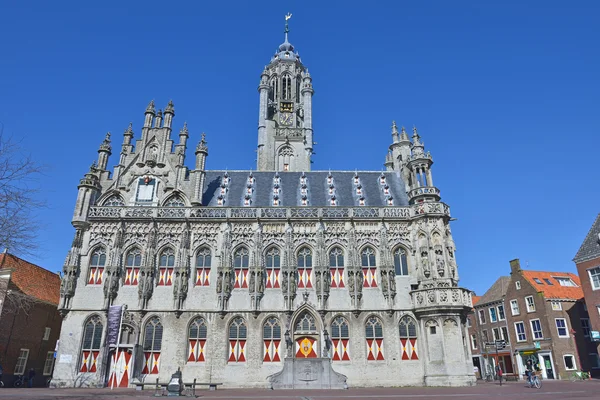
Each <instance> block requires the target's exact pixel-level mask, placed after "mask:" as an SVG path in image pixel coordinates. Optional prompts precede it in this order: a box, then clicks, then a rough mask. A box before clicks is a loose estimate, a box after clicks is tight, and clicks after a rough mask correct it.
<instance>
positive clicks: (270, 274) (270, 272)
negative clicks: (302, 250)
mask: <svg viewBox="0 0 600 400" xmlns="http://www.w3.org/2000/svg"><path fill="white" fill-rule="evenodd" d="M280 265H281V255H280V253H279V249H278V248H277V247H271V248H270V249H269V250H267V252H266V254H265V267H266V270H267V271H266V272H267V282H266V284H265V287H266V288H267V289H277V288H280V287H281V285H280V283H279V282H280V272H281V270H280Z"/></svg>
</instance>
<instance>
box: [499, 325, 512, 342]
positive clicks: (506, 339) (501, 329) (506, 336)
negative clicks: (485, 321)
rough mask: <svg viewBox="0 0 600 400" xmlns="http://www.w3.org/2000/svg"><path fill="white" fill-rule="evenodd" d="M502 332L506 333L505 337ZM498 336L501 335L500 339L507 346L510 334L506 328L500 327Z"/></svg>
mask: <svg viewBox="0 0 600 400" xmlns="http://www.w3.org/2000/svg"><path fill="white" fill-rule="evenodd" d="M504 331H506V335H505V334H504ZM500 334H501V335H502V339H503V340H504V341H505V342H506V343H507V344H508V343H510V333H508V326H501V327H500Z"/></svg>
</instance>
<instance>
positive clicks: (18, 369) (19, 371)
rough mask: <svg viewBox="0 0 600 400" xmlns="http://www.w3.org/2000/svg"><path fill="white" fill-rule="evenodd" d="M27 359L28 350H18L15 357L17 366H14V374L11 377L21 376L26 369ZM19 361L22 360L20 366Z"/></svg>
mask: <svg viewBox="0 0 600 400" xmlns="http://www.w3.org/2000/svg"><path fill="white" fill-rule="evenodd" d="M23 354H25V356H23ZM28 359H29V349H20V350H19V357H17V364H16V365H15V372H14V373H13V375H23V374H25V370H26V369H27V360H28ZM21 360H24V361H23V363H22V364H21Z"/></svg>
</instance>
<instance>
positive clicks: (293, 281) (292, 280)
mask: <svg viewBox="0 0 600 400" xmlns="http://www.w3.org/2000/svg"><path fill="white" fill-rule="evenodd" d="M292 274H293V273H292ZM292 274H290V295H291V296H295V295H296V286H297V285H296V277H295V276H293V275H292Z"/></svg>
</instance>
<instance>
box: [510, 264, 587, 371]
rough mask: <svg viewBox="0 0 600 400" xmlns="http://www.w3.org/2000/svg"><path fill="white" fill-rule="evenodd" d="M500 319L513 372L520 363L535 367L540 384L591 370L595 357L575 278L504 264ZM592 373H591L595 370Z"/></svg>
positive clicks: (576, 278) (522, 369) (582, 302)
mask: <svg viewBox="0 0 600 400" xmlns="http://www.w3.org/2000/svg"><path fill="white" fill-rule="evenodd" d="M510 266H511V274H510V280H509V284H508V286H507V290H506V296H505V298H506V308H507V309H506V319H507V321H506V322H507V324H508V327H510V329H509V331H510V335H511V337H510V342H511V343H512V344H513V354H514V356H515V364H516V370H517V371H518V373H519V374H520V375H521V376H522V375H523V373H524V371H525V367H524V365H525V362H526V360H527V359H528V358H531V359H532V360H533V361H534V362H535V363H537V364H539V367H540V368H541V370H542V374H543V378H544V379H568V378H569V377H570V376H571V375H572V373H573V371H576V370H584V371H590V370H591V369H592V363H591V358H590V357H589V354H590V353H594V352H595V348H593V346H592V343H591V342H590V341H589V340H588V339H587V337H586V336H587V335H589V319H588V313H587V311H586V309H585V303H584V301H583V291H582V289H581V283H580V281H579V277H578V276H577V275H575V274H571V273H566V272H542V271H526V270H522V269H521V266H520V263H519V260H518V259H516V260H512V261H511V262H510ZM596 371H597V370H596Z"/></svg>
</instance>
